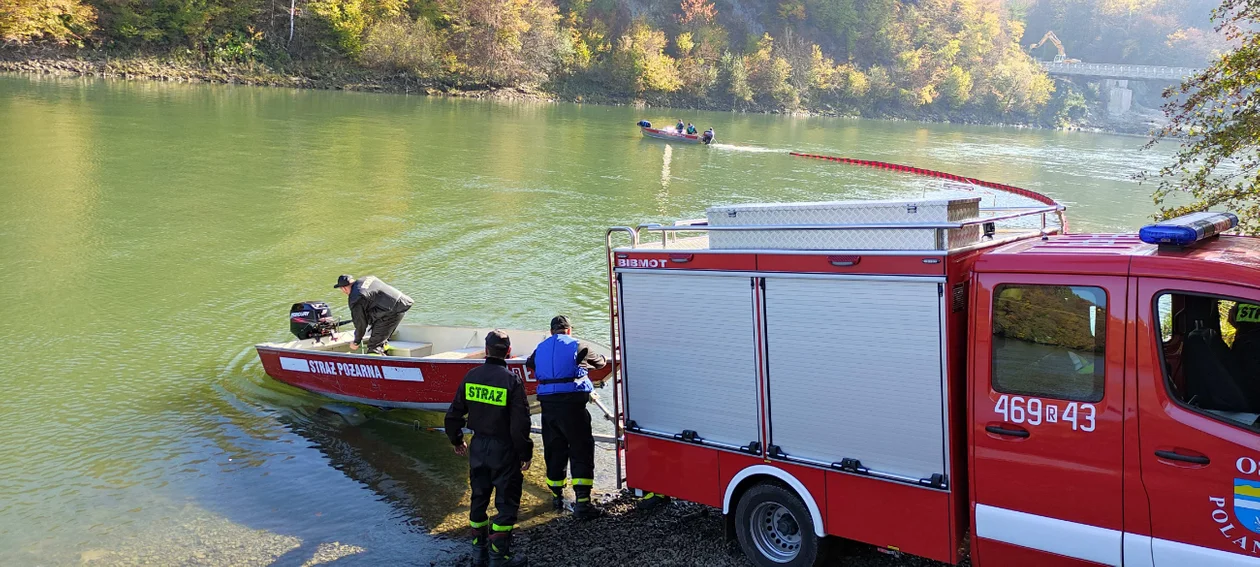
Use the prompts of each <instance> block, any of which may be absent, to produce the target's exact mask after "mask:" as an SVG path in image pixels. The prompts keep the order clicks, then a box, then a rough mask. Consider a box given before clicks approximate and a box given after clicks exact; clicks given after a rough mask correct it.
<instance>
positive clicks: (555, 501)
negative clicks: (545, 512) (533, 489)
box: [551, 486, 564, 512]
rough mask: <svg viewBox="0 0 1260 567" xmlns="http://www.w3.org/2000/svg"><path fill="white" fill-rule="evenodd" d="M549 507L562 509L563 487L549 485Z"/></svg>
mask: <svg viewBox="0 0 1260 567" xmlns="http://www.w3.org/2000/svg"><path fill="white" fill-rule="evenodd" d="M551 507H552V509H554V510H556V511H557V512H559V511H560V510H563V509H564V489H563V488H560V487H557V486H553V487H551Z"/></svg>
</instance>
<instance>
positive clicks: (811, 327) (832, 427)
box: [766, 277, 946, 479]
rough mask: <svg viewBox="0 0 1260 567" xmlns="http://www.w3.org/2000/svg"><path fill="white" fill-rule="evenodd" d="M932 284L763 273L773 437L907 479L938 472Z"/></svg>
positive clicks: (938, 335) (938, 389)
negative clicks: (776, 275)
mask: <svg viewBox="0 0 1260 567" xmlns="http://www.w3.org/2000/svg"><path fill="white" fill-rule="evenodd" d="M937 285H938V284H937V282H935V281H922V282H919V281H904V280H891V281H890V280H861V279H837V278H830V279H828V278H817V279H809V278H801V279H790V278H774V277H768V278H766V329H767V333H766V337H767V343H768V344H767V352H768V364H769V375H768V376H769V390H770V395H769V399H770V429H771V432H770V435H771V441H770V443H771V444H773V445H778V446H779V447H780V449H781V450H782V451H783V452H784V453H787V454H788V456H789V457H797V458H802V459H809V460H812V461H818V462H822V463H836V462H839V461H840V460H841V459H844V458H851V459H858V460H860V461H861V462H862V465H863V466H864V467H866V468H868V469H871V470H872V471H878V472H881V473H890V474H894V475H899V476H904V477H909V478H911V479H924V478H930V477H931V476H932V474H934V473H942V474H944V473H945V472H946V452H945V432H944V420H945V411H946V409H945V406H944V404H943V398H944V395H943V393H942V392H943V390H944V383H943V379H942V375H943V370H942V354H941V345H942V338H943V337H942V332H941V317H942V298H941V296H940V293H939V291H938V287H937Z"/></svg>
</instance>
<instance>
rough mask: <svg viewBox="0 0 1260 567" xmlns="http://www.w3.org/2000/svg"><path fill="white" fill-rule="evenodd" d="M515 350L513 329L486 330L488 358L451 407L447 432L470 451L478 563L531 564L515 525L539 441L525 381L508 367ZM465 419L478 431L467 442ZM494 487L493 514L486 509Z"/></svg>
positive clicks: (471, 517) (460, 451) (471, 519)
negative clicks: (518, 545) (516, 544)
mask: <svg viewBox="0 0 1260 567" xmlns="http://www.w3.org/2000/svg"><path fill="white" fill-rule="evenodd" d="M511 352H512V340H511V338H510V337H508V335H507V333H505V332H503V331H500V330H498V329H495V330H493V331H490V332H489V333H486V363H485V364H483V365H481V366H478V367H477V368H474V369H472V370H470V371H468V374H467V375H465V376H464V380H463V383H461V384H460V385H459V389H458V390H456V391H455V400H454V401H452V402H451V407H450V409H448V410H447V411H446V423H445V425H446V436H447V438H449V439H450V441H451V445H452V446H454V448H455V454H456V455H459V456H461V457H463V456H467V457H468V482H469V484H470V485H471V488H472V502H471V504H472V506H471V508H470V509H469V510H468V526H469V527H470V528H471V529H470V531H471V532H472V534H471V536H472V542H473V547H474V549H475V553H476V555H475V556H474V561H473V564H474V565H477V566H479V567H485V566H487V565H488V566H490V567H518V566H521V565H526V564H527V561H526V560H525V556H524V554H520V553H515V554H514V553H512V529H513V528H514V527H515V526H516V516H517V514H518V513H519V512H520V507H521V487H522V486H523V485H524V482H525V477H524V475H522V474H521V473H522V472H524V471H527V470H529V464H530V461H532V460H533V458H534V441H533V440H532V439H530V437H529V427H530V424H529V402H528V401H526V398H525V384H524V382H522V381H521V378H520V377H519V376H517V375H516V374H514V373H512V371H510V370H508V366H507V358H508V356H509V355H511ZM464 416H467V419H465V417H464ZM465 425H467V426H468V428H469V429H471V430H472V431H473V438H472V444H471V445H466V444H465V443H464V426H465ZM491 492H493V493H494V508H495V512H496V513H495V516H494V519H493V520H491V519H490V517H489V515H488V514H487V513H486V509H487V508H488V507H489V506H490V496H491Z"/></svg>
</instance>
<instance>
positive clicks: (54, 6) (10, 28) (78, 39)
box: [0, 0, 96, 46]
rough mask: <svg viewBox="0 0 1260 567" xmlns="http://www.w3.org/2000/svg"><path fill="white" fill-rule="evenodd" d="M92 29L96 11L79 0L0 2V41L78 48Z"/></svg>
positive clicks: (14, 0)
mask: <svg viewBox="0 0 1260 567" xmlns="http://www.w3.org/2000/svg"><path fill="white" fill-rule="evenodd" d="M95 29H96V10H94V9H93V8H92V7H91V6H88V5H85V4H83V3H82V2H80V1H79V0H0V40H2V41H4V42H6V43H19V44H20V43H27V42H31V41H41V40H43V41H52V42H54V43H58V44H62V45H66V44H74V45H79V46H82V45H83V43H84V40H85V39H86V38H87V35H88V34H89V33H91V32H92V31H93V30H95Z"/></svg>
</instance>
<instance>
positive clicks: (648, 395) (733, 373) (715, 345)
mask: <svg viewBox="0 0 1260 567" xmlns="http://www.w3.org/2000/svg"><path fill="white" fill-rule="evenodd" d="M751 282H752V280H751V279H750V278H748V277H738V276H716V275H677V274H661V273H622V274H621V306H622V311H621V317H622V325H623V329H624V334H623V339H622V342H623V345H624V349H625V361H624V366H623V368H624V372H625V384H626V400H627V404H626V410H627V413H626V417H627V419H629V420H633V421H634V422H635V424H636V425H638V426H639V427H640V428H643V429H645V430H648V431H651V432H657V433H666V434H677V433H681V432H683V431H684V430H692V431H695V432H697V433H698V434H699V435H700V437H702V438H704V439H705V440H707V441H713V442H717V443H723V444H727V445H736V446H739V445H747V444H748V443H749V442H751V441H756V440H757V439H758V435H757V432H758V425H757V423H758V418H757V369H756V362H755V353H754V349H755V344H754V338H753V334H754V324H753V303H752V283H751Z"/></svg>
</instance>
